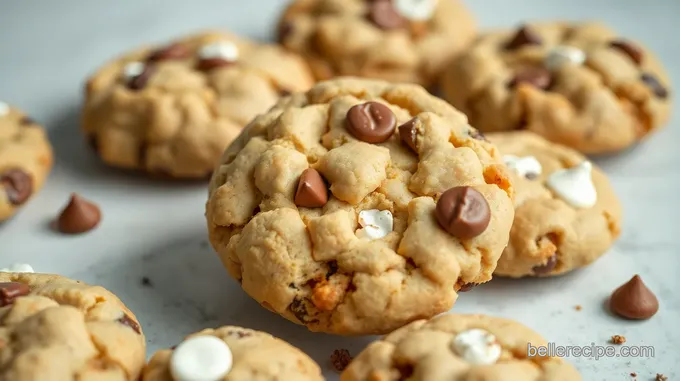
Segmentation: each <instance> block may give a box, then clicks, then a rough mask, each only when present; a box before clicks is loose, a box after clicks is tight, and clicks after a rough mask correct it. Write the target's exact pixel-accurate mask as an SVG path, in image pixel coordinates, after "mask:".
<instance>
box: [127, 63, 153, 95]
mask: <svg viewBox="0 0 680 381" xmlns="http://www.w3.org/2000/svg"><path fill="white" fill-rule="evenodd" d="M155 72H156V68H155V67H154V66H153V65H144V70H143V71H142V72H141V73H140V74H139V75H136V76H134V77H132V78H130V79H129V80H128V83H127V87H128V88H129V89H130V90H141V89H143V88H145V87H146V84H147V83H149V79H151V76H152V75H153V74H154V73H155Z"/></svg>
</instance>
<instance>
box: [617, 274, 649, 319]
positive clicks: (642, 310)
mask: <svg viewBox="0 0 680 381" xmlns="http://www.w3.org/2000/svg"><path fill="white" fill-rule="evenodd" d="M609 308H610V309H611V310H612V312H614V313H615V314H617V315H619V316H622V317H624V318H627V319H633V320H646V319H649V318H651V317H652V316H654V314H656V312H657V311H658V310H659V300H658V299H657V298H656V295H654V294H653V293H652V291H651V290H650V289H649V288H647V286H646V285H645V283H644V282H643V281H642V279H641V278H640V276H639V275H635V276H634V277H633V278H632V279H631V280H629V281H628V282H626V284H624V285H622V286H621V287H619V288H617V289H616V290H615V291H614V292H613V293H612V296H611V297H610V298H609Z"/></svg>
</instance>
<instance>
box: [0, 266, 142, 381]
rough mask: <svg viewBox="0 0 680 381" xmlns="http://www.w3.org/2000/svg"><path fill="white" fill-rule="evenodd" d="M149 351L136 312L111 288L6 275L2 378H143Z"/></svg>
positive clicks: (0, 278) (0, 327)
mask: <svg viewBox="0 0 680 381" xmlns="http://www.w3.org/2000/svg"><path fill="white" fill-rule="evenodd" d="M145 347H146V344H145V341H144V335H143V334H142V330H141V328H140V326H139V322H138V321H137V319H136V318H135V315H134V314H132V312H130V310H128V309H127V308H126V307H125V306H124V305H123V303H122V302H121V301H120V300H119V299H118V298H117V297H116V296H115V295H113V294H112V293H110V292H109V291H107V290H105V289H104V288H102V287H99V286H89V285H87V284H84V283H82V282H78V281H75V280H71V279H68V278H64V277H61V276H58V275H48V274H27V273H6V272H0V380H16V381H29V380H31V381H33V380H64V381H67V380H73V381H76V380H83V381H84V380H107V381H136V380H137V377H138V376H139V375H140V373H141V370H142V367H143V366H144V360H145Z"/></svg>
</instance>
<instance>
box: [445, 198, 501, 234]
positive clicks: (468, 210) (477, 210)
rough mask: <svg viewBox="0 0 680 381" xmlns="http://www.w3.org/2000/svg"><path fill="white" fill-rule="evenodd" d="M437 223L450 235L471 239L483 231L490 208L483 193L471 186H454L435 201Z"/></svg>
mask: <svg viewBox="0 0 680 381" xmlns="http://www.w3.org/2000/svg"><path fill="white" fill-rule="evenodd" d="M436 217H437V221H438V222H439V224H440V225H441V226H442V228H444V230H446V231H447V232H448V233H449V234H451V235H452V236H454V237H456V238H459V239H471V238H474V237H476V236H478V235H480V234H482V233H483V232H484V230H486V228H487V227H488V226H489V222H490V221H491V210H490V208H489V203H488V202H487V201H486V199H485V198H484V195H482V194H481V193H479V191H477V190H476V189H474V188H471V187H465V186H463V187H455V188H451V189H449V190H447V191H446V192H444V193H443V194H442V195H441V197H440V198H439V201H437V207H436Z"/></svg>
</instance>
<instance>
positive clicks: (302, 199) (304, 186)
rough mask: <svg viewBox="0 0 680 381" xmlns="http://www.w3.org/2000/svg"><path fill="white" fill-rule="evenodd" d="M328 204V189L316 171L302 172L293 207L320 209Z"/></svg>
mask: <svg viewBox="0 0 680 381" xmlns="http://www.w3.org/2000/svg"><path fill="white" fill-rule="evenodd" d="M327 202H328V188H326V183H325V182H324V181H323V178H322V177H321V174H319V172H318V171H317V170H316V169H313V168H307V169H305V170H304V172H302V175H301V176H300V180H299V181H298V186H297V192H295V205H297V206H301V207H304V208H320V207H322V206H324V205H326V203H327Z"/></svg>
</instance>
